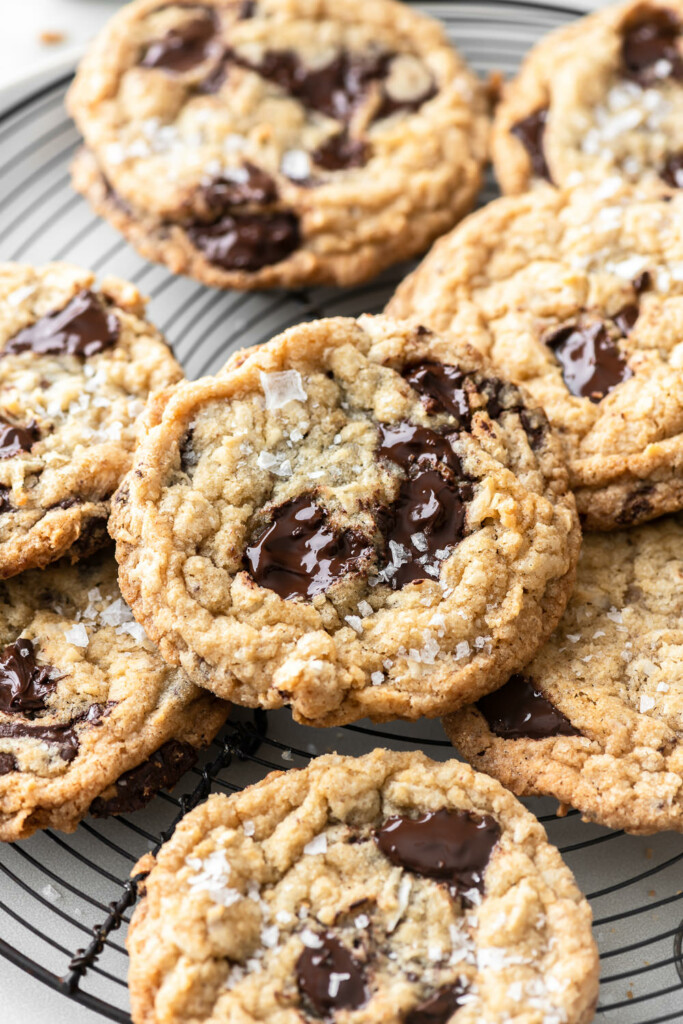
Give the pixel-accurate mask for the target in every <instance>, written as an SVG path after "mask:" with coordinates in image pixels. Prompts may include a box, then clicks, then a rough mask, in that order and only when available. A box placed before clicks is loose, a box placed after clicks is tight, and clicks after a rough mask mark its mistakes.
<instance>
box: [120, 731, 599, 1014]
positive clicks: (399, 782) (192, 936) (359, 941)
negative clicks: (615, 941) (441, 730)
mask: <svg viewBox="0 0 683 1024" xmlns="http://www.w3.org/2000/svg"><path fill="white" fill-rule="evenodd" d="M150 868H151V873H150V874H149V875H148V877H147V879H146V880H145V881H144V882H143V883H142V884H143V898H142V902H141V903H140V904H139V905H138V907H137V909H136V911H135V914H134V916H133V920H132V923H131V926H130V930H129V934H128V949H129V952H130V957H131V971H130V989H131V997H132V1006H133V1019H134V1020H135V1022H136V1024H142V1022H143V1021H144V1022H145V1024H181V1022H184V1021H188V1020H192V1021H196V1022H197V1024H222V1022H225V1021H228V1020H235V1019H239V1020H240V1021H243V1022H244V1024H253V1022H256V1021H259V1022H263V1024H275V1022H277V1024H295V1022H297V1024H298V1022H300V1021H301V1020H305V1021H315V1020H320V1019H332V1018H333V1017H334V1019H339V1020H342V1019H343V1020H344V1021H348V1022H349V1024H352V1022H353V1024H374V1022H376V1021H383V1022H386V1024H411V1022H412V1024H428V1022H429V1024H446V1022H447V1021H449V1020H450V1019H451V1017H452V1015H453V1014H455V1016H454V1017H453V1020H457V1021H458V1022H459V1024H460V1022H462V1024H475V1022H477V1024H478V1022H481V1021H483V1020H486V1021H487V1024H504V1022H505V1024H507V1022H515V1024H551V1022H553V1024H560V1022H562V1024H587V1022H588V1021H590V1020H591V1019H592V1016H593V1008H594V1004H595V999H596V996H597V971H598V961H597V953H596V949H595V944H594V941H593V938H592V935H591V928H590V919H591V914H590V908H589V906H588V903H587V902H586V900H585V899H584V897H583V896H582V895H581V894H580V892H579V891H578V889H577V887H576V885H575V883H574V880H573V877H572V875H571V872H570V871H569V869H568V868H567V867H566V866H565V864H564V863H563V861H562V859H561V857H560V855H559V853H558V851H557V850H556V849H555V848H554V847H553V846H551V845H550V844H549V843H548V841H547V838H546V834H545V832H544V830H543V828H542V827H541V825H540V824H539V823H538V822H537V821H536V819H535V818H534V817H533V816H532V815H531V814H530V813H529V812H528V811H526V810H525V809H524V808H523V807H522V805H521V804H520V803H518V802H517V800H515V798H514V797H513V796H511V795H510V794H509V793H507V792H506V791H505V790H504V789H503V788H502V786H500V785H499V784H498V783H497V782H495V781H494V780H492V779H489V778H487V777H486V776H484V775H478V774H476V773H475V772H473V771H472V770H471V769H470V768H468V767H467V766H466V765H463V764H461V763H459V762H456V761H449V762H446V763H445V764H437V763H436V762H434V761H430V760H429V759H428V758H426V757H425V756H424V755H423V754H421V753H397V752H393V751H388V750H375V751H373V752H372V753H370V754H367V755H365V756H364V757H359V758H352V757H339V756H336V755H328V756H324V757H319V758H316V759H315V761H313V762H312V763H311V764H310V766H309V767H308V768H306V769H303V770H300V771H290V772H286V773H278V772H276V773H273V774H271V775H270V776H268V778H266V779H265V780H264V781H263V782H261V783H259V784H257V785H255V786H251V787H249V788H248V789H246V790H245V791H244V792H242V793H239V794H236V795H235V796H232V797H230V798H227V797H224V796H211V797H209V799H208V801H207V802H206V803H205V804H203V805H202V806H201V807H199V808H197V809H196V810H194V811H192V812H191V813H190V814H189V815H187V816H186V817H185V818H184V819H183V821H182V822H181V823H180V825H179V826H178V828H177V829H176V831H175V833H174V835H173V837H172V839H171V840H170V841H169V842H168V843H166V844H165V845H164V846H163V847H162V848H161V850H160V852H159V854H158V855H157V858H156V862H155V861H154V859H153V858H151V857H150V856H148V857H145V858H143V860H142V861H141V862H140V863H139V865H138V870H144V871H149V870H150Z"/></svg>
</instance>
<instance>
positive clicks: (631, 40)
mask: <svg viewBox="0 0 683 1024" xmlns="http://www.w3.org/2000/svg"><path fill="white" fill-rule="evenodd" d="M680 30H681V25H680V22H679V20H678V18H677V17H676V15H675V14H674V12H673V11H666V10H654V9H650V10H647V9H645V11H644V12H639V13H638V17H637V20H634V22H633V23H632V24H631V25H629V26H627V27H626V29H625V31H624V35H623V41H622V44H621V59H622V64H623V67H624V74H625V76H626V77H627V78H630V79H632V80H633V81H635V82H638V83H639V84H640V85H643V86H648V85H652V84H653V82H657V81H662V80H664V79H666V78H676V79H681V78H683V58H681V54H680V52H679V50H678V47H677V45H676V41H677V39H678V36H679V34H680Z"/></svg>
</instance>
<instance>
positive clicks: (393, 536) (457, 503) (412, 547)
mask: <svg viewBox="0 0 683 1024" xmlns="http://www.w3.org/2000/svg"><path fill="white" fill-rule="evenodd" d="M471 498H472V489H471V485H470V484H469V483H468V482H461V481H458V482H457V483H455V482H454V481H453V480H447V479H445V478H444V476H443V475H442V474H441V473H440V472H438V470H433V469H432V470H428V471H427V472H425V473H418V474H417V475H416V476H412V477H408V478H407V479H406V480H403V481H402V483H401V487H400V489H399V492H398V498H397V499H396V501H395V502H394V504H393V505H392V506H391V507H390V508H389V509H388V510H387V511H386V512H385V513H384V514H383V515H382V516H381V517H380V518H381V521H382V526H383V533H384V536H385V539H386V542H387V545H388V548H389V551H390V552H391V557H392V563H393V565H392V566H388V567H387V569H385V570H384V576H385V578H386V579H387V582H388V583H389V586H390V587H391V588H392V590H400V589H401V588H402V587H405V585H406V584H407V583H411V582H412V581H413V580H423V579H428V578H429V577H432V578H437V577H438V575H439V568H438V567H439V564H440V563H441V562H442V561H443V559H444V558H446V557H447V556H448V554H449V552H450V550H451V549H452V548H453V547H454V546H455V545H456V544H457V543H458V541H460V540H462V538H463V537H464V535H465V520H466V513H467V507H466V502H467V501H469V500H471ZM392 542H393V544H400V545H401V548H400V549H399V551H400V555H399V556H398V557H397V556H396V554H395V552H396V548H393V547H392ZM392 570H393V571H392Z"/></svg>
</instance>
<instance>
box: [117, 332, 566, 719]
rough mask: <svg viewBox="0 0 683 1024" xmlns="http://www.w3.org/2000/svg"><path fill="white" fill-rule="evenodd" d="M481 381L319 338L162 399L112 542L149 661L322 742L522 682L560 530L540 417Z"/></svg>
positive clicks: (476, 370)
mask: <svg viewBox="0 0 683 1024" xmlns="http://www.w3.org/2000/svg"><path fill="white" fill-rule="evenodd" d="M489 369H490V368H489V367H488V366H487V365H486V364H485V363H484V362H483V361H482V360H481V358H480V357H479V356H478V354H477V353H476V352H475V351H474V350H472V349H471V348H469V346H468V345H467V344H466V343H465V342H463V341H458V340H457V339H452V340H449V341H444V340H442V339H439V338H437V337H436V336H434V335H433V334H432V333H431V332H430V331H427V330H426V329H424V328H419V327H417V328H416V327H413V326H406V325H403V324H397V323H395V322H393V321H391V320H389V319H388V318H386V317H362V318H360V319H359V320H358V321H356V320H352V319H347V318H336V319H330V320H322V321H318V322H315V323H308V324H301V325H299V326H297V327H293V328H291V329H290V330H288V331H286V332H285V333H284V334H282V335H280V336H279V337H278V338H276V339H274V340H273V341H271V342H269V343H268V344H266V345H263V346H260V347H258V348H254V349H250V350H247V351H245V352H242V353H239V354H238V355H237V356H235V357H233V358H232V359H231V360H230V361H229V362H228V364H227V366H226V367H225V369H224V371H223V372H221V373H220V374H218V375H217V376H216V377H207V378H204V379H202V380H199V381H195V382H192V383H189V382H188V383H185V384H181V385H179V386H178V387H176V388H171V389H168V391H167V392H166V393H164V394H161V395H160V396H159V397H158V399H157V400H156V401H155V402H153V403H151V404H150V406H149V413H148V416H147V417H146V421H145V424H146V426H145V429H146V436H145V438H144V440H143V442H142V444H141V447H140V448H139V449H138V454H137V457H136V461H135V464H134V468H133V470H132V472H131V473H130V474H129V475H128V476H127V478H126V479H125V481H124V483H123V484H122V486H121V488H120V489H119V491H118V492H117V495H116V496H115V499H114V502H113V514H112V519H111V522H110V529H111V531H112V535H113V536H114V537H115V539H116V541H117V559H118V561H119V565H120V576H121V587H122V590H123V593H124V594H125V596H126V599H127V600H128V602H129V603H130V604H131V607H132V608H133V611H134V614H135V616H136V618H137V619H138V621H140V622H141V623H143V624H144V626H145V628H146V629H147V631H148V633H149V635H150V636H151V637H152V638H153V639H154V640H155V642H157V643H158V644H159V646H160V649H161V652H162V654H163V655H164V657H165V658H167V659H168V660H169V661H170V662H171V663H173V664H181V665H182V666H183V667H184V668H185V670H186V671H187V672H188V674H189V675H190V676H191V677H192V679H194V680H195V682H197V683H199V684H200V685H202V686H207V687H208V688H209V689H212V690H213V691H214V692H215V693H217V694H218V695H219V696H222V697H225V698H228V699H231V700H235V701H236V702H238V703H242V704H246V705H249V706H261V707H265V708H272V707H280V706H282V705H284V704H290V705H291V707H292V710H293V713H294V716H295V717H296V718H297V719H298V720H300V721H303V722H308V723H316V724H321V725H330V724H335V723H340V722H348V721H353V720H354V719H358V718H361V717H363V716H364V715H366V714H369V715H371V716H372V717H373V718H375V719H376V720H383V719H389V718H394V717H405V718H417V717H419V716H421V715H432V716H433V715H436V714H438V713H439V709H445V708H455V707H457V706H460V705H462V704H463V703H464V702H466V701H467V695H468V694H472V693H476V694H477V695H480V694H481V693H483V692H485V691H486V690H490V689H491V688H493V687H494V686H495V685H496V683H497V681H499V680H502V679H504V678H506V674H509V672H510V671H511V670H512V668H511V666H512V665H513V664H514V665H515V666H517V667H519V666H521V665H522V664H524V663H525V660H528V658H529V657H531V655H532V653H533V651H534V650H535V649H536V648H537V646H538V644H540V642H541V640H542V637H544V636H547V635H549V633H550V632H551V631H552V629H553V628H554V626H555V624H556V622H557V620H558V618H559V616H560V614H561V612H562V609H563V607H564V605H565V603H566V599H567V595H568V593H569V592H570V590H571V585H572V580H573V573H574V566H575V561H576V557H577V550H578V545H579V530H578V525H577V518H576V512H575V506H574V499H573V497H572V496H571V494H569V493H568V492H567V482H566V470H565V468H564V464H563V462H562V460H561V457H560V455H559V447H558V445H557V442H556V441H555V439H554V438H553V436H552V434H551V433H550V431H549V430H548V427H547V422H546V420H545V417H544V415H543V413H542V412H541V411H540V410H539V409H537V408H536V407H534V406H533V405H531V404H529V405H527V404H526V399H525V398H524V396H523V395H522V394H521V393H520V391H519V390H518V389H517V388H513V387H510V386H509V385H508V384H506V383H505V382H503V381H501V380H500V379H498V378H495V377H494V376H492V375H491V374H490V373H489Z"/></svg>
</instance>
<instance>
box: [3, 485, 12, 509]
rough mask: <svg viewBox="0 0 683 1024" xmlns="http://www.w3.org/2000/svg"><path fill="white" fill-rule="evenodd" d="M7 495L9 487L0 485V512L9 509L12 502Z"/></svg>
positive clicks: (8, 494)
mask: <svg viewBox="0 0 683 1024" xmlns="http://www.w3.org/2000/svg"><path fill="white" fill-rule="evenodd" d="M9 496H10V489H9V487H3V486H0V514H2V513H3V512H9V511H11V509H12V502H11V501H10V500H9Z"/></svg>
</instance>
